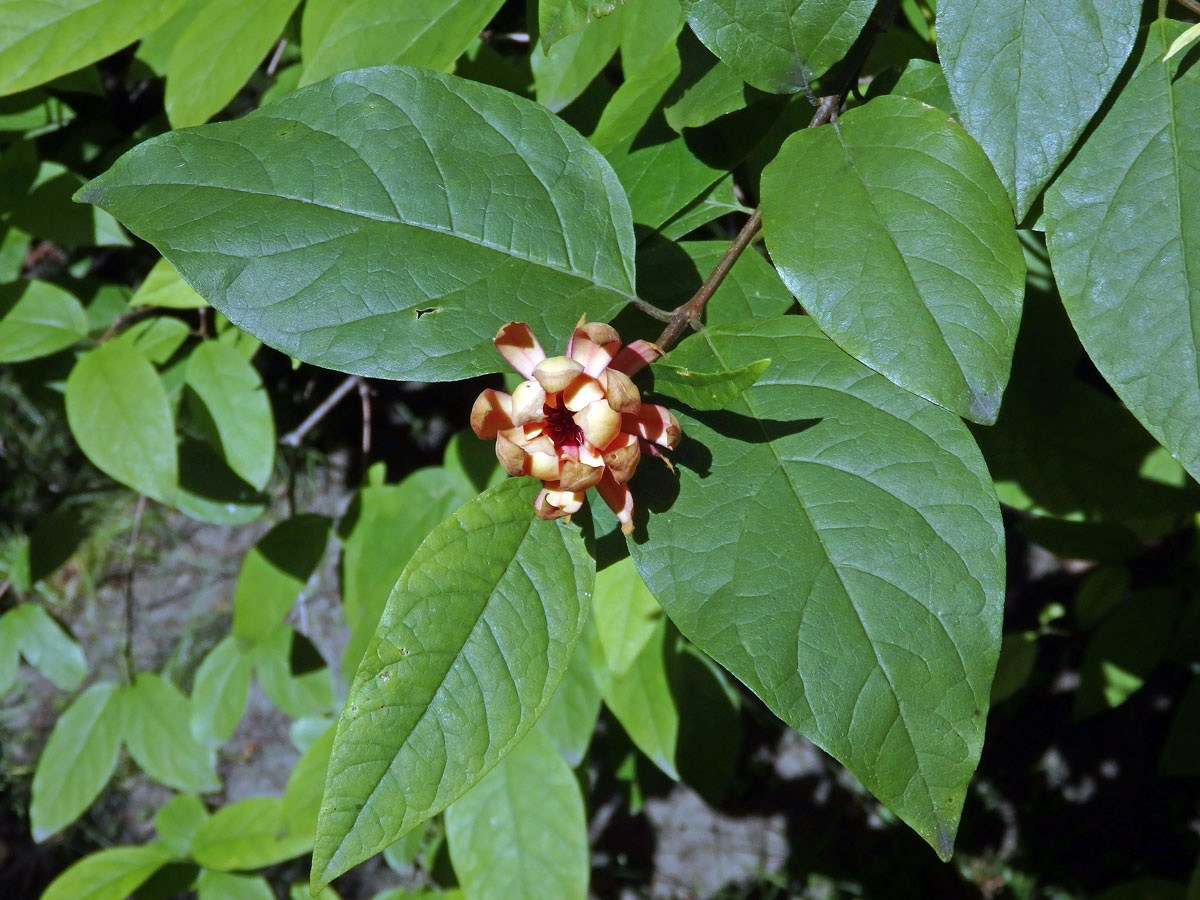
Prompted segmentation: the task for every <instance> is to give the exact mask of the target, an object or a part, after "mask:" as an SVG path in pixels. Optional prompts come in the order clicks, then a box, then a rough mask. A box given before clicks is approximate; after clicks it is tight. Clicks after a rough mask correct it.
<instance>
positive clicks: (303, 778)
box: [282, 722, 333, 843]
mask: <svg viewBox="0 0 1200 900" xmlns="http://www.w3.org/2000/svg"><path fill="white" fill-rule="evenodd" d="M332 750H333V723H332V722H331V723H329V725H328V727H327V728H326V729H325V731H324V733H323V734H322V735H321V736H320V737H319V738H317V739H316V740H315V741H313V743H312V746H310V747H309V748H308V749H307V750H305V751H304V753H303V754H302V755H301V757H300V759H299V760H297V762H296V765H295V766H294V767H293V768H292V774H291V775H289V776H288V781H287V788H286V789H285V790H284V792H283V811H282V815H283V821H284V822H286V823H287V827H288V830H289V831H291V832H294V833H295V834H298V835H301V834H302V835H306V836H307V837H308V840H309V842H310V843H311V841H312V838H313V835H314V834H316V831H317V816H318V814H319V813H320V810H321V794H322V792H323V790H324V788H325V770H326V769H327V768H329V754H330V752H331V751H332Z"/></svg>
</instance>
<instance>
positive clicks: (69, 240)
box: [9, 162, 130, 247]
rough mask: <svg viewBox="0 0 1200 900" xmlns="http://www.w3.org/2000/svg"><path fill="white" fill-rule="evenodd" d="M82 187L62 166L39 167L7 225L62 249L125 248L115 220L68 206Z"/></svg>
mask: <svg viewBox="0 0 1200 900" xmlns="http://www.w3.org/2000/svg"><path fill="white" fill-rule="evenodd" d="M83 184H84V180H83V178H81V177H80V176H79V175H76V174H75V173H74V172H71V171H68V170H67V168H66V167H65V166H62V165H59V164H58V163H53V162H44V163H42V164H41V167H40V168H39V169H38V172H37V179H36V180H35V182H34V184H33V186H32V189H31V190H30V191H29V193H28V194H26V195H25V196H24V197H22V198H20V199H19V200H18V201H17V202H16V203H15V204H14V205H13V208H12V212H11V214H10V216H9V222H10V224H12V225H15V226H16V227H18V228H19V229H21V230H22V231H25V232H28V233H29V234H32V235H35V236H36V237H40V238H42V239H44V240H48V241H53V242H54V243H56V244H61V245H62V246H64V247H88V246H106V245H107V246H123V247H127V246H129V243H130V242H129V238H128V237H127V236H126V235H125V233H124V232H123V231H121V227H120V225H118V224H117V221H116V219H114V218H113V217H112V216H110V215H109V214H108V213H106V212H105V211H104V210H102V209H88V208H86V207H82V206H77V205H76V204H74V203H72V202H71V199H72V195H73V194H74V193H75V192H76V191H78V190H79V188H80V187H82V186H83Z"/></svg>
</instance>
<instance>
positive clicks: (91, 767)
mask: <svg viewBox="0 0 1200 900" xmlns="http://www.w3.org/2000/svg"><path fill="white" fill-rule="evenodd" d="M120 749H121V691H120V688H119V687H117V685H115V684H113V683H112V682H107V681H101V682H97V683H96V684H93V685H92V686H91V687H90V688H88V689H87V690H86V691H84V692H83V693H82V694H80V695H79V696H78V697H76V698H75V700H74V701H73V702H72V703H71V705H70V706H69V707H67V709H66V711H65V712H64V713H63V714H62V715H61V716H60V717H59V718H58V721H57V722H55V723H54V730H53V731H51V732H50V740H49V741H47V742H46V749H44V750H43V751H42V755H41V757H40V758H39V759H38V765H37V770H36V771H35V772H34V774H33V801H32V803H31V804H30V807H29V821H30V824H31V825H32V827H33V839H34V840H35V841H39V842H41V841H44V840H45V839H46V838H48V837H50V836H52V835H54V834H57V833H58V832H59V831H61V830H62V829H63V828H65V827H66V826H67V825H69V824H71V823H72V822H74V821H75V820H76V819H77V818H78V817H79V816H80V815H81V814H82V813H83V811H84V810H86V809H87V808H88V807H89V806H91V805H92V801H93V800H95V799H96V797H97V796H98V795H99V793H100V791H101V790H103V788H104V785H106V784H108V779H109V778H111V777H112V774H113V772H114V771H115V770H116V768H117V754H118V753H119V752H120Z"/></svg>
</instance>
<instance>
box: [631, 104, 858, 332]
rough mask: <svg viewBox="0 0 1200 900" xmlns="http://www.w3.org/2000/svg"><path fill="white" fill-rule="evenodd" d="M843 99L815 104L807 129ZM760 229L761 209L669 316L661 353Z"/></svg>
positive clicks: (693, 320)
mask: <svg viewBox="0 0 1200 900" xmlns="http://www.w3.org/2000/svg"><path fill="white" fill-rule="evenodd" d="M842 96H843V95H841V94H831V95H829V96H828V97H822V98H821V99H820V100H819V101H817V111H816V112H815V113H813V117H812V119H811V121H809V123H808V127H809V128H816V127H818V126H820V125H824V124H825V123H826V122H829V121H832V120H833V119H834V118H836V116H837V111H838V109H839V108H840V107H841V105H842ZM760 228H762V207H761V206H760V207H758V208H756V209H755V210H754V212H753V213H751V215H750V218H749V219H747V220H746V224H745V225H743V226H742V230H741V231H739V232H738V233H737V236H736V237H735V238H734V239H733V243H732V244H730V245H729V249H728V250H726V251H725V255H724V256H722V257H721V260H720V262H718V263H717V267H716V268H715V269H713V270H712V274H711V275H709V276H708V278H706V279H705V281H704V284H702V285H700V289H699V290H698V291H696V293H695V294H693V295H692V297H691V299H690V300H688V301H687V302H686V303H684V304H683V305H682V306H678V307H676V308H675V309H674V310H673V311H672V312H671V313H670V317H669V319H668V320H667V327H666V328H664V329H663V332H662V334H660V335H659V336H658V340H657V341H655V343H656V344H658V346H659V347H661V348H662V349H663V350H669V349H671V346H672V345H673V344H674V343H675V342H676V341H677V340H679V338H680V337H681V336H682V335H683V333H684V331H686V330H687V329H688V328H689V327H690V328H697V327H699V322H700V317H701V316H702V315H703V314H704V307H705V306H707V305H708V301H709V300H710V299H712V295H713V294H715V293H716V292H717V288H719V287H720V286H721V282H722V281H724V280H725V276H726V275H728V274H729V270H730V269H732V268H733V265H734V263H736V262H737V261H738V257H740V256H741V255H742V251H744V250H745V249H746V248H747V247H749V246H750V244H751V243H752V242H753V241H754V238H755V237H756V236H757V235H758V231H759V229H760Z"/></svg>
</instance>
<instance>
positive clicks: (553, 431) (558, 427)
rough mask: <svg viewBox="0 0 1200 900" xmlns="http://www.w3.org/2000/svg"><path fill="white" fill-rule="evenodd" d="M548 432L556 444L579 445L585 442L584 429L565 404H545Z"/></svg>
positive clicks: (560, 445)
mask: <svg viewBox="0 0 1200 900" xmlns="http://www.w3.org/2000/svg"><path fill="white" fill-rule="evenodd" d="M545 412H546V434H547V435H548V436H549V438H550V440H552V441H554V446H556V447H564V446H568V445H575V446H578V445H579V444H582V443H583V429H582V428H580V427H579V426H578V425H576V424H575V420H574V419H573V418H572V413H571V411H570V410H569V409H567V408H566V407H565V406H551V405H550V404H549V403H547V404H546V406H545Z"/></svg>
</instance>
